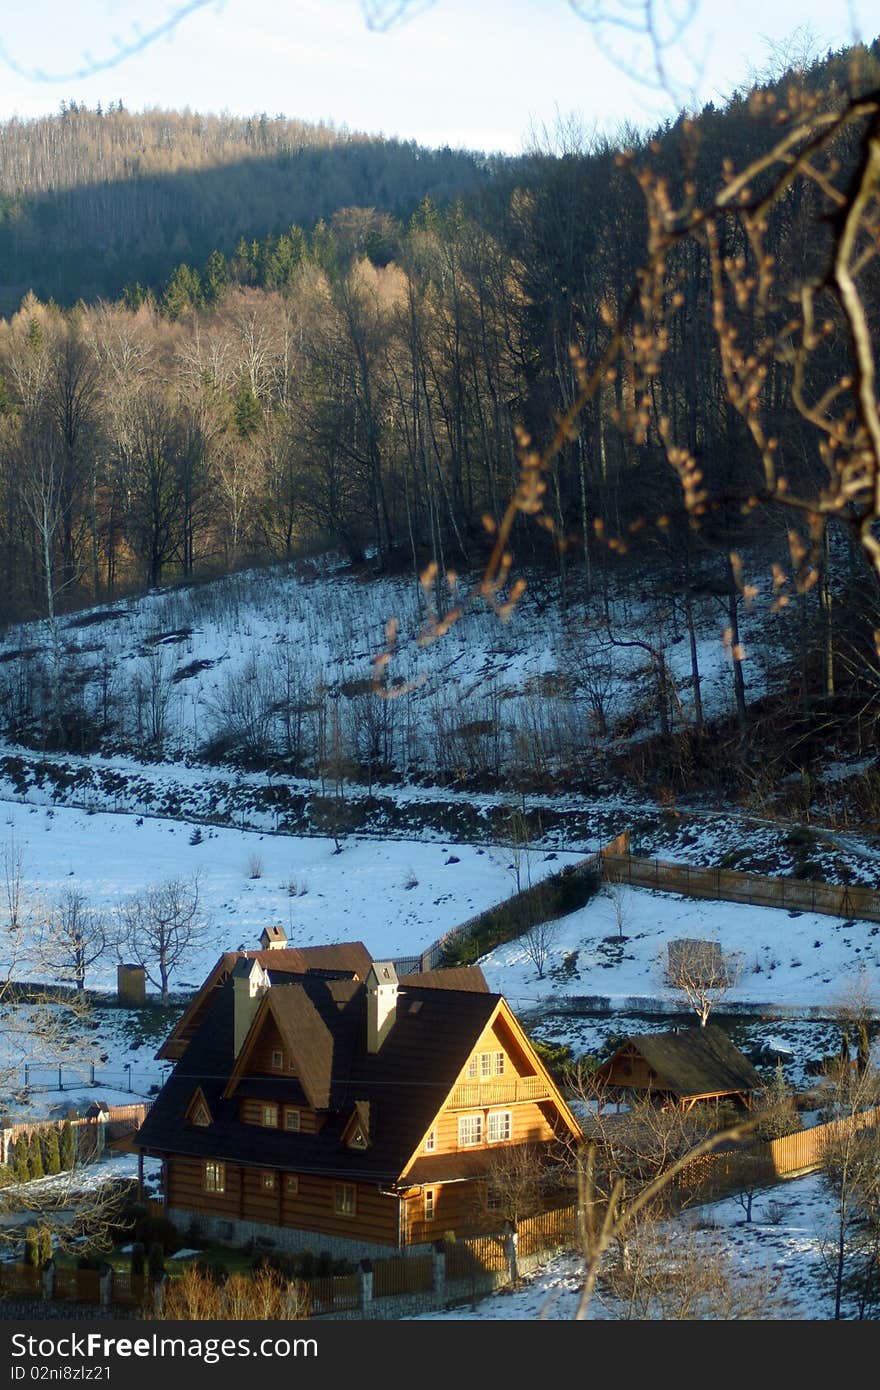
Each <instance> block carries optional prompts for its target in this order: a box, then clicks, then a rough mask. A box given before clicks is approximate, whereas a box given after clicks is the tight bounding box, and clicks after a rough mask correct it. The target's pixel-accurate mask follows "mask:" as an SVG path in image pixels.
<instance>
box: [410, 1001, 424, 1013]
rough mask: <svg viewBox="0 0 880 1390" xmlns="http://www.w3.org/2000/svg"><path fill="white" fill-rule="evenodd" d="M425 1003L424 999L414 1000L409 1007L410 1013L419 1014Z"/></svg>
mask: <svg viewBox="0 0 880 1390" xmlns="http://www.w3.org/2000/svg"><path fill="white" fill-rule="evenodd" d="M424 1002H425V1001H424V1000H423V999H413V1001H412V1003H411V1004H410V1006H409V1012H410V1013H411V1014H417V1013H418V1011H419V1009H420V1008H421V1007H422V1004H423V1003H424Z"/></svg>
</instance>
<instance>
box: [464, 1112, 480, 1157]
mask: <svg viewBox="0 0 880 1390" xmlns="http://www.w3.org/2000/svg"><path fill="white" fill-rule="evenodd" d="M482 1142H483V1117H482V1115H459V1117H458V1143H459V1147H460V1148H463V1149H464V1148H467V1147H468V1146H469V1145H472V1144H482Z"/></svg>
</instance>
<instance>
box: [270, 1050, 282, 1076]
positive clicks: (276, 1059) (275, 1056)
mask: <svg viewBox="0 0 880 1390" xmlns="http://www.w3.org/2000/svg"><path fill="white" fill-rule="evenodd" d="M272 1067H273V1070H274V1071H284V1052H283V1050H282V1048H280V1047H273V1048H272Z"/></svg>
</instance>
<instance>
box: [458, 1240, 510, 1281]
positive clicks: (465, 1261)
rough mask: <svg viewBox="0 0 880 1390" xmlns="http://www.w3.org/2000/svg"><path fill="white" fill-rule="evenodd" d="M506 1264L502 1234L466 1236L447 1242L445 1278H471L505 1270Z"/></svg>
mask: <svg viewBox="0 0 880 1390" xmlns="http://www.w3.org/2000/svg"><path fill="white" fill-rule="evenodd" d="M508 1264H509V1257H508V1255H507V1252H506V1250H505V1249H504V1238H503V1236H467V1237H465V1239H464V1240H453V1241H448V1242H447V1245H446V1277H447V1279H450V1280H455V1279H471V1280H473V1279H475V1278H477V1277H479V1276H480V1275H482V1274H486V1273H497V1272H500V1271H502V1270H505V1269H507V1267H508Z"/></svg>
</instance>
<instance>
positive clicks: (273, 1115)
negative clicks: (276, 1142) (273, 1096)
mask: <svg viewBox="0 0 880 1390" xmlns="http://www.w3.org/2000/svg"><path fill="white" fill-rule="evenodd" d="M263 1124H264V1125H265V1127H266V1129H277V1128H278V1106H277V1105H264V1106H263Z"/></svg>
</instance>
